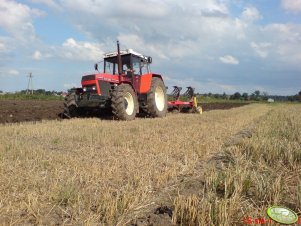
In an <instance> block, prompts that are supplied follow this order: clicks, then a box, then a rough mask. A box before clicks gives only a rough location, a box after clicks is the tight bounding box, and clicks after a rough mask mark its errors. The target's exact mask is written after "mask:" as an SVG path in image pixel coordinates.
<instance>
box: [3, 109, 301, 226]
mask: <svg viewBox="0 0 301 226" xmlns="http://www.w3.org/2000/svg"><path fill="white" fill-rule="evenodd" d="M300 112H301V105H285V104H284V105H265V104H252V105H247V106H243V107H239V108H233V109H230V110H215V111H209V112H205V113H204V114H202V115H197V114H170V115H168V117H166V118H163V119H139V118H138V119H136V120H134V121H130V122H120V121H113V120H100V119H89V118H86V119H72V120H63V121H56V120H53V121H41V122H38V123H35V122H24V123H18V124H2V125H0V159H1V162H0V196H1V201H0V224H1V225H137V226H142V225H166V226H168V225H245V223H244V220H245V219H246V218H247V217H250V218H252V219H259V218H262V219H263V218H265V219H266V218H267V217H266V214H265V211H266V208H267V207H268V206H270V205H274V204H277V205H284V206H287V207H290V208H292V209H293V210H294V211H296V212H298V213H300V211H301V180H300V176H299V175H301V172H300V171H301V166H300V161H301V135H300V134H301V117H300Z"/></svg>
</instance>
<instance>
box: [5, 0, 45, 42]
mask: <svg viewBox="0 0 301 226" xmlns="http://www.w3.org/2000/svg"><path fill="white" fill-rule="evenodd" d="M0 15H1V17H0V27H2V28H3V29H4V30H6V31H7V32H8V33H9V34H11V35H12V36H13V37H14V38H16V39H17V41H19V42H20V41H21V42H24V41H33V40H35V38H36V37H35V29H34V26H33V22H32V20H33V18H34V17H40V16H43V15H45V13H44V12H43V11H41V10H38V9H32V8H30V7H28V6H27V5H24V4H21V3H18V2H15V1H9V0H1V1H0Z"/></svg>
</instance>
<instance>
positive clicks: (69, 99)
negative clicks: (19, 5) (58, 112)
mask: <svg viewBox="0 0 301 226" xmlns="http://www.w3.org/2000/svg"><path fill="white" fill-rule="evenodd" d="M64 115H65V116H66V117H68V118H72V117H78V116H79V115H80V112H79V110H78V107H77V104H76V93H75V92H71V93H69V94H68V95H67V96H66V97H65V100H64Z"/></svg>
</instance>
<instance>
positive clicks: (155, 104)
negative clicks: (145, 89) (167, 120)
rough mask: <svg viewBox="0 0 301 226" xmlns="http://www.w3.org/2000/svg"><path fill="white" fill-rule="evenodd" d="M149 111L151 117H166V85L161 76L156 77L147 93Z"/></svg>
mask: <svg viewBox="0 0 301 226" xmlns="http://www.w3.org/2000/svg"><path fill="white" fill-rule="evenodd" d="M147 112H148V114H149V115H150V116H151V117H164V116H165V115H166V112H167V95H166V87H165V85H164V83H163V81H162V79H160V78H156V77H154V78H153V79H152V84H151V88H150V91H149V93H148V94H147Z"/></svg>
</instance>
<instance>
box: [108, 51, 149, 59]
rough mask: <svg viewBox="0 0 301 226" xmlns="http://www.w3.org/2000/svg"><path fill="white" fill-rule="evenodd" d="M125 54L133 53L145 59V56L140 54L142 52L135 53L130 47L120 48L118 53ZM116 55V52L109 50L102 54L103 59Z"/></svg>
mask: <svg viewBox="0 0 301 226" xmlns="http://www.w3.org/2000/svg"><path fill="white" fill-rule="evenodd" d="M127 54H133V55H135V56H137V57H139V58H141V59H144V60H147V58H148V57H147V56H144V55H142V54H140V53H137V52H135V51H134V50H132V49H126V50H121V51H120V55H127ZM117 55H118V53H117V52H111V53H106V54H105V55H104V59H106V58H111V57H115V56H117Z"/></svg>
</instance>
